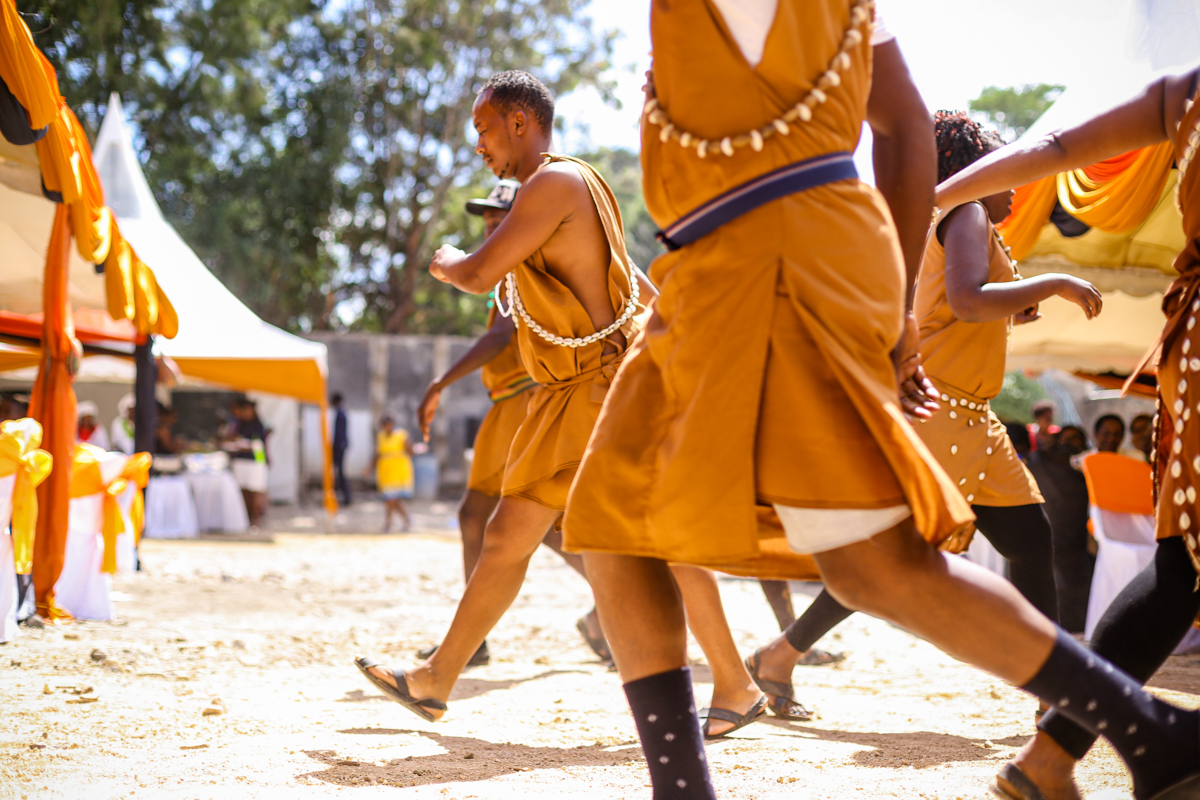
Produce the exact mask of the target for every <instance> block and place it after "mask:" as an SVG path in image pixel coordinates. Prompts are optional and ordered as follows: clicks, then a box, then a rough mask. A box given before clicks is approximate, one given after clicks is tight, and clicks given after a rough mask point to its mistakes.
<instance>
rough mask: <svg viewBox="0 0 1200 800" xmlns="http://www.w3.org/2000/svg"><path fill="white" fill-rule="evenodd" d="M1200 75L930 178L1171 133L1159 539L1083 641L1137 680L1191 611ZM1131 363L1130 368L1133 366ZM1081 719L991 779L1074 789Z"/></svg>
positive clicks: (1181, 630)
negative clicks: (1170, 258)
mask: <svg viewBox="0 0 1200 800" xmlns="http://www.w3.org/2000/svg"><path fill="white" fill-rule="evenodd" d="M1198 82H1200V70H1197V69H1196V68H1194V67H1192V68H1189V69H1186V70H1183V71H1181V72H1178V73H1175V74H1171V75H1167V76H1164V77H1159V78H1156V79H1155V80H1154V81H1153V82H1152V83H1150V84H1149V85H1147V86H1146V87H1145V88H1144V89H1142V90H1141V91H1140V92H1139V93H1138V94H1137V95H1135V96H1134V97H1132V98H1130V99H1128V100H1125V101H1124V102H1122V103H1120V104H1119V105H1116V106H1114V107H1113V108H1111V109H1109V110H1107V111H1105V112H1103V113H1101V114H1099V115H1098V116H1095V117H1093V118H1091V119H1089V120H1087V121H1085V122H1082V123H1080V124H1078V125H1074V126H1072V127H1070V128H1067V129H1065V130H1059V131H1055V132H1053V133H1050V134H1047V135H1046V136H1044V137H1042V138H1040V139H1037V140H1035V141H1031V142H1022V143H1019V144H1016V145H1012V146H1010V147H1006V148H1004V149H1003V150H1000V151H999V152H996V153H993V154H992V155H990V156H988V157H986V158H984V159H982V160H980V161H979V162H977V163H976V164H973V165H972V166H970V167H968V168H967V169H965V170H963V171H962V172H960V173H959V174H958V175H955V176H954V177H952V178H950V179H949V180H948V181H946V182H945V183H944V184H942V185H941V186H939V187H938V203H939V205H946V206H952V205H956V204H958V203H963V202H968V201H969V200H971V199H972V198H975V197H979V196H982V195H988V194H994V193H996V192H1001V191H1004V190H1006V189H1009V188H1011V187H1014V186H1021V185H1024V184H1027V183H1030V182H1031V181H1034V180H1037V179H1039V178H1042V177H1045V176H1047V175H1054V174H1056V173H1060V172H1065V171H1067V170H1070V169H1075V168H1080V167H1085V166H1088V165H1090V164H1095V163H1096V162H1098V161H1101V160H1104V159H1106V158H1111V157H1112V156H1115V155H1119V154H1121V153H1125V152H1128V151H1130V150H1134V149H1137V148H1141V147H1148V146H1151V145H1155V144H1158V143H1160V142H1163V141H1171V142H1172V143H1173V144H1174V148H1175V159H1176V163H1177V164H1178V165H1179V176H1178V183H1177V187H1178V189H1177V195H1176V200H1177V202H1178V204H1179V207H1180V210H1181V212H1182V214H1183V230H1184V233H1185V234H1186V235H1187V240H1188V241H1187V245H1186V247H1185V248H1184V250H1183V252H1182V253H1180V255H1179V257H1178V258H1176V259H1175V269H1176V270H1177V271H1178V272H1179V277H1178V278H1176V280H1175V282H1174V283H1173V284H1172V285H1171V288H1170V289H1169V290H1168V291H1167V295H1166V299H1165V300H1164V301H1163V310H1164V312H1166V315H1167V322H1166V326H1165V328H1164V329H1163V334H1162V338H1161V339H1160V341H1159V344H1158V345H1157V346H1156V348H1155V352H1156V353H1161V359H1160V361H1159V364H1158V418H1157V426H1156V433H1157V437H1156V439H1157V442H1156V444H1157V447H1156V449H1155V458H1154V460H1153V466H1154V467H1155V485H1156V487H1157V509H1156V515H1155V519H1156V526H1157V535H1158V550H1157V551H1156V553H1155V557H1154V561H1153V562H1152V563H1151V564H1150V565H1149V566H1147V567H1146V569H1145V570H1143V571H1142V573H1141V574H1139V575H1138V577H1136V578H1134V580H1133V581H1132V582H1131V583H1129V585H1128V586H1126V587H1125V589H1124V590H1123V591H1122V592H1121V594H1120V595H1118V596H1117V599H1116V600H1115V601H1113V604H1112V605H1111V606H1109V608H1108V611H1107V612H1106V613H1105V614H1104V616H1103V618H1102V619H1101V621H1100V623H1099V625H1098V626H1097V628H1096V631H1095V633H1094V635H1093V637H1092V641H1091V648H1092V650H1093V651H1094V652H1095V653H1096V654H1097V655H1099V656H1103V657H1104V658H1106V659H1109V660H1110V661H1112V663H1114V664H1116V665H1117V666H1118V667H1120V668H1122V669H1124V670H1127V671H1128V672H1129V674H1130V675H1132V676H1133V677H1134V678H1135V679H1137V680H1138V681H1139V682H1144V681H1147V680H1149V679H1150V677H1151V676H1152V675H1153V674H1154V673H1155V672H1156V671H1157V670H1158V668H1159V667H1160V666H1162V664H1163V662H1165V661H1166V659H1167V656H1168V655H1170V653H1171V651H1172V650H1174V649H1175V646H1176V645H1177V644H1178V643H1179V641H1180V640H1181V639H1182V638H1183V636H1184V635H1185V634H1186V633H1187V631H1188V628H1189V627H1190V626H1191V624H1192V621H1193V620H1194V619H1195V618H1196V615H1197V613H1198V612H1200V592H1197V591H1196V582H1197V576H1196V571H1197V569H1200V544H1198V543H1197V540H1196V535H1195V534H1196V526H1197V525H1198V524H1200V506H1198V505H1197V499H1196V483H1197V481H1198V480H1200V437H1198V435H1197V424H1196V422H1195V421H1193V420H1192V414H1193V411H1194V409H1195V408H1196V407H1197V401H1198V400H1200V387H1197V386H1196V384H1197V375H1196V370H1193V369H1192V365H1193V364H1196V365H1197V367H1200V362H1197V361H1196V360H1195V358H1194V357H1195V355H1196V353H1195V352H1193V351H1194V349H1195V347H1196V346H1197V345H1198V344H1200V341H1197V337H1196V336H1195V334H1194V332H1193V328H1194V327H1195V324H1196V314H1197V311H1200V179H1198V177H1197V170H1194V169H1192V168H1191V162H1192V160H1193V158H1194V157H1195V153H1196V147H1197V144H1198V143H1200V105H1197V104H1196V102H1195V100H1196V95H1197V83H1198ZM1143 366H1144V365H1143ZM1139 372H1140V370H1134V375H1136V374H1138V373H1139ZM1189 423H1190V425H1189ZM601 617H602V618H603V609H601ZM610 634H611V632H610ZM610 638H611V635H610ZM1181 721H1182V719H1181ZM1081 722H1083V723H1086V720H1079V719H1073V718H1072V717H1071V715H1070V709H1068V708H1064V709H1055V710H1054V711H1051V712H1050V713H1048V714H1047V715H1046V716H1045V717H1044V718H1043V719H1042V721H1041V722H1040V723H1039V724H1038V733H1037V735H1036V736H1035V737H1034V738H1033V739H1032V740H1030V742H1029V743H1028V744H1027V745H1026V746H1025V747H1024V748H1023V749H1022V750H1021V752H1020V753H1018V754H1017V756H1016V758H1015V759H1014V760H1013V762H1012V763H1010V764H1008V765H1006V766H1005V767H1004V768H1003V769H1002V770H1001V771H1000V774H999V776H998V779H997V784H998V785H999V788H1001V789H1002V790H1003V791H1004V792H1005V793H1006V794H1008V795H1010V796H1012V797H1014V798H1022V799H1023V800H1037V799H1038V798H1042V797H1045V798H1048V800H1074V799H1075V798H1078V797H1079V792H1078V789H1077V788H1076V787H1075V784H1074V767H1075V763H1076V762H1077V761H1078V760H1079V759H1081V758H1083V756H1084V754H1086V753H1087V751H1088V750H1089V749H1090V748H1091V745H1092V743H1093V742H1094V741H1095V740H1096V734H1097V733H1107V732H1106V731H1097V730H1096V728H1095V726H1091V725H1087V724H1080V723H1081ZM1180 741H1190V739H1184V738H1181V739H1180ZM1118 749H1120V748H1118ZM1122 755H1124V753H1122ZM1131 771H1132V772H1133V780H1134V795H1135V796H1136V797H1138V798H1142V797H1146V796H1148V795H1150V794H1151V793H1152V792H1153V791H1154V790H1155V789H1156V788H1157V787H1156V784H1161V783H1162V782H1163V781H1164V780H1165V778H1164V779H1160V780H1158V781H1151V780H1148V779H1147V776H1146V774H1145V772H1144V770H1139V769H1133V770H1131ZM1191 787H1192V788H1191V790H1190V791H1191V792H1192V793H1191V794H1190V795H1186V796H1188V797H1196V796H1200V788H1197V782H1193V783H1192V784H1191ZM1180 796H1185V795H1180Z"/></svg>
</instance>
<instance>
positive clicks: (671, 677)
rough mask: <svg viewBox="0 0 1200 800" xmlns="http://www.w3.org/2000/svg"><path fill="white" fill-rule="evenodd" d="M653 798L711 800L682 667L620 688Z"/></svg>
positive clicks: (687, 674) (687, 678)
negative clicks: (632, 721) (646, 771)
mask: <svg viewBox="0 0 1200 800" xmlns="http://www.w3.org/2000/svg"><path fill="white" fill-rule="evenodd" d="M625 696H626V697H627V698H628V699H629V708H630V710H632V711H633V720H634V722H635V723H637V729H638V736H639V737H640V738H641V740H642V752H643V753H645V754H646V766H647V767H649V769H650V783H651V784H652V785H653V786H654V800H716V794H714V793H713V788H712V782H711V781H710V780H709V777H708V761H707V760H706V759H705V758H704V736H703V734H701V733H700V720H699V718H698V717H697V716H696V701H695V699H694V698H693V697H692V673H691V670H689V669H688V668H687V667H682V668H680V669H673V670H671V671H670V672H661V673H659V674H658V675H651V676H650V677H648V678H639V679H638V680H636V681H630V682H629V683H627V684H625Z"/></svg>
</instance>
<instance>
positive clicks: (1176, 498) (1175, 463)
mask: <svg viewBox="0 0 1200 800" xmlns="http://www.w3.org/2000/svg"><path fill="white" fill-rule="evenodd" d="M1191 137H1196V139H1195V141H1198V142H1200V104H1195V103H1192V102H1190V101H1189V104H1188V107H1187V110H1186V111H1185V112H1184V115H1183V120H1182V122H1181V123H1180V125H1179V131H1178V133H1177V134H1176V136H1175V158H1176V161H1177V162H1178V163H1179V164H1181V165H1184V167H1183V168H1181V169H1180V175H1179V183H1178V191H1179V194H1178V199H1179V206H1180V211H1181V212H1182V213H1183V232H1184V234H1186V235H1187V239H1188V241H1187V246H1186V247H1184V249H1183V252H1182V253H1180V254H1179V257H1178V258H1176V259H1175V269H1176V270H1178V271H1179V277H1178V278H1176V279H1175V282H1174V283H1172V284H1171V288H1170V289H1169V290H1167V294H1166V297H1165V298H1163V312H1164V313H1165V314H1166V315H1167V323H1166V326H1165V327H1164V328H1163V334H1162V342H1161V348H1162V349H1161V358H1160V363H1159V365H1158V404H1159V408H1158V417H1157V427H1156V429H1155V442H1156V449H1157V458H1156V459H1155V464H1154V466H1155V486H1156V487H1157V489H1158V495H1157V498H1156V514H1155V524H1156V526H1157V536H1158V538H1159V539H1167V538H1170V537H1172V536H1183V538H1184V542H1185V543H1186V544H1187V550H1188V554H1189V555H1190V556H1191V557H1192V564H1193V566H1195V567H1196V569H1197V571H1200V541H1198V540H1197V531H1198V530H1200V528H1198V526H1200V505H1198V504H1197V498H1196V493H1197V491H1198V489H1197V486H1200V416H1198V415H1200V336H1197V334H1196V321H1197V312H1200V166H1197V165H1195V164H1192V163H1191V162H1192V160H1193V158H1194V157H1195V154H1196V145H1195V144H1191V143H1190V141H1189V140H1190V139H1191ZM1189 167H1190V168H1189Z"/></svg>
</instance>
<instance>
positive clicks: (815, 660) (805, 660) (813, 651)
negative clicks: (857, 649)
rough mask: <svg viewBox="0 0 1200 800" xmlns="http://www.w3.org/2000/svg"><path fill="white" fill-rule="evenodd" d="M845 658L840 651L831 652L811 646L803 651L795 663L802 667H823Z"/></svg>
mask: <svg viewBox="0 0 1200 800" xmlns="http://www.w3.org/2000/svg"><path fill="white" fill-rule="evenodd" d="M845 660H846V654H845V653H843V652H841V651H837V652H832V653H831V652H830V651H828V650H821V649H820V648H817V647H812V648H809V649H808V650H806V651H804V653H803V654H801V656H800V660H799V661H797V662H796V663H797V664H799V665H800V666H802V667H823V666H825V665H826V664H837V663H838V662H841V661H845Z"/></svg>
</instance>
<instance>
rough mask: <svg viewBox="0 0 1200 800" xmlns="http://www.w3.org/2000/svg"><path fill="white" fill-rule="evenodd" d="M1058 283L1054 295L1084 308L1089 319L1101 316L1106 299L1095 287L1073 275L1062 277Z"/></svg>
mask: <svg viewBox="0 0 1200 800" xmlns="http://www.w3.org/2000/svg"><path fill="white" fill-rule="evenodd" d="M1058 283H1059V285H1058V286H1057V287H1056V291H1055V292H1054V293H1055V294H1056V295H1058V296H1059V297H1061V298H1063V299H1064V300H1070V301H1071V302H1072V303H1074V304H1075V305H1077V306H1079V307H1080V308H1082V309H1083V313H1084V314H1086V315H1087V318H1088V319H1094V318H1095V317H1097V316H1098V315H1099V314H1100V310H1101V309H1102V308H1103V307H1104V299H1103V298H1102V297H1101V296H1100V291H1099V290H1098V289H1097V288H1096V287H1095V286H1092V285H1091V284H1090V283H1088V282H1087V281H1085V280H1081V279H1079V278H1076V277H1075V276H1073V275H1060V276H1059V278H1058Z"/></svg>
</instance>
